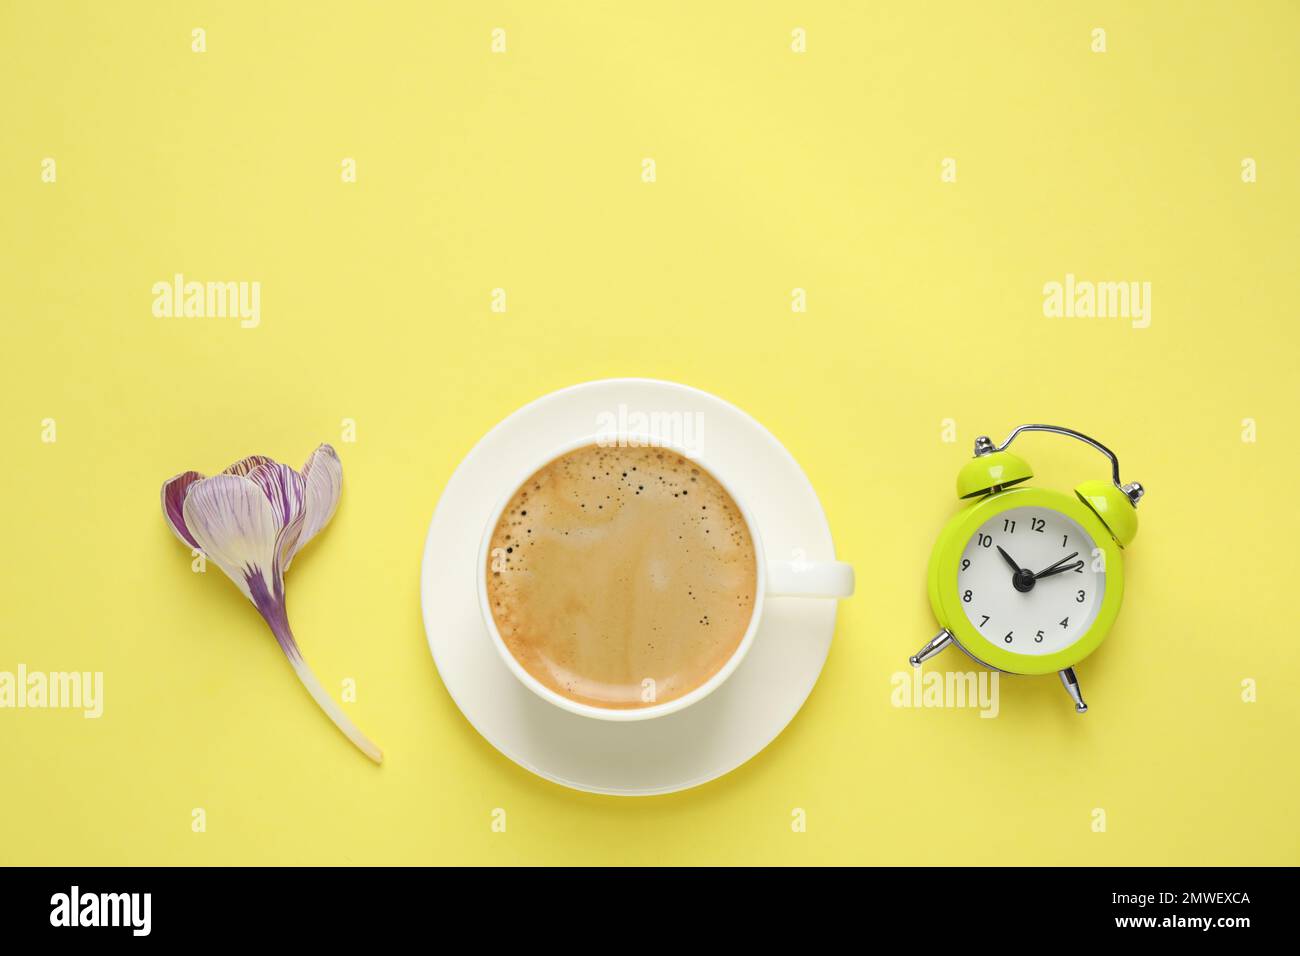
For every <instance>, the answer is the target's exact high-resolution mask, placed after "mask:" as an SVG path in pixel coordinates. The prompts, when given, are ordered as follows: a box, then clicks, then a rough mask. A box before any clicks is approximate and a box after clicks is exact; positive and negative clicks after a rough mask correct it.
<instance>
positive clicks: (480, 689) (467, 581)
mask: <svg viewBox="0 0 1300 956" xmlns="http://www.w3.org/2000/svg"><path fill="white" fill-rule="evenodd" d="M620 405H625V406H627V408H629V409H633V410H636V409H641V410H645V411H655V412H662V413H673V412H682V413H693V412H699V413H701V415H702V418H701V419H699V421H701V422H702V426H703V427H702V431H703V434H704V435H706V436H707V439H706V440H707V442H708V448H709V454H710V461H716V462H717V466H718V468H719V470H724V469H725V471H726V473H727V475H728V483H729V484H731V485H733V490H734V492H735V493H736V495H737V496H738V497H740V498H743V500H744V501H745V503H746V505H747V506H748V507H749V509H750V510H751V512H752V513H753V515H754V518H755V522H756V524H757V525H758V527H759V529H760V531H761V533H762V535H763V542H764V546H765V548H766V550H767V555H768V558H769V559H780V558H788V557H798V552H800V551H802V552H803V555H804V556H805V557H806V558H808V559H809V560H813V561H819V560H827V561H829V560H833V559H834V558H835V549H834V546H833V544H832V543H831V534H830V528H829V527H828V526H827V523H826V515H825V514H824V513H823V511H822V508H821V503H820V502H818V500H817V495H816V494H815V493H814V491H813V489H812V485H810V484H809V482H808V479H807V478H806V477H805V476H804V473H803V471H802V470H801V469H800V467H799V465H798V463H797V462H796V461H795V460H794V458H792V457H791V455H790V453H789V452H788V451H786V450H785V448H784V447H783V446H782V445H781V444H780V442H778V441H777V440H776V439H775V438H773V437H772V435H771V434H770V433H769V432H768V431H767V430H766V429H764V428H763V426H761V425H759V424H758V422H756V421H754V419H752V418H750V417H749V416H748V415H746V414H745V413H744V412H742V411H740V409H738V408H736V407H735V406H734V405H729V404H728V403H726V402H724V401H722V399H720V398H716V397H715V396H713V395H709V394H708V393H707V392H701V391H699V390H697V389H694V388H688V387H687V386H685V385H677V384H674V383H672V382H658V381H653V380H650V379H609V380H606V381H599V382H588V383H586V384H584V385H575V386H573V387H572V388H566V389H563V390H561V391H558V392H554V393H552V394H550V395H547V396H545V397H543V398H540V399H538V400H537V401H535V402H533V403H532V404H530V405H526V406H524V407H523V408H521V409H519V411H517V412H515V413H514V414H513V415H511V416H510V417H509V418H507V419H506V420H505V421H503V422H501V423H500V424H499V425H497V426H496V427H495V428H494V429H492V431H490V432H488V434H487V435H485V436H484V437H483V439H482V440H481V441H480V442H479V443H478V444H477V445H475V446H474V449H473V450H472V451H471V452H470V453H469V455H468V456H466V458H465V460H464V461H462V462H461V463H460V467H458V468H457V469H456V472H455V474H453V475H452V476H451V479H450V480H449V481H448V482H447V487H446V489H445V490H444V491H443V493H442V498H441V499H440V500H439V502H438V507H437V509H436V510H435V511H434V515H433V521H432V522H431V523H430V525H429V536H428V539H427V540H426V542H425V546H424V564H423V569H422V572H421V583H420V595H421V604H422V606H423V609H424V628H425V631H426V632H427V634H428V637H429V649H430V650H431V651H432V652H433V659H434V663H435V664H437V667H438V673H439V674H440V675H441V676H442V681H443V683H444V684H445V685H446V687H447V691H448V692H449V693H450V694H451V696H452V699H453V700H455V702H456V705H457V706H458V707H460V709H461V712H462V713H463V714H464V715H465V718H466V719H467V720H468V721H469V722H470V723H471V724H472V725H473V726H474V729H476V730H477V731H478V732H479V733H480V734H482V735H483V736H484V737H485V738H487V740H488V742H489V743H491V744H492V746H494V747H496V748H497V750H499V751H501V752H502V753H503V754H505V755H506V756H507V757H509V758H510V759H511V760H513V761H514V762H515V763H517V764H519V765H520V766H521V767H524V768H525V769H527V770H531V771H532V772H533V773H535V774H537V775H538V776H541V777H545V778H546V779H547V780H552V781H554V782H556V783H559V784H563V785H564V786H566V787H572V788H573V789H575V790H586V791H589V792H592V793H607V794H616V795H620V796H647V795H650V794H659V793H672V792H673V791H676V790H685V789H687V788H688V787H694V786H698V785H699V784H702V783H706V782H707V781H709V780H712V779H714V778H715V777H720V776H722V775H723V774H724V773H727V772H728V771H731V770H734V769H735V768H736V767H738V766H740V765H741V764H742V763H744V762H745V761H746V760H748V759H749V758H750V757H753V756H754V755H755V754H757V753H758V752H759V751H760V750H762V749H763V748H764V747H766V746H767V745H768V744H769V743H771V742H772V741H773V740H775V739H776V737H777V735H778V734H780V733H781V731H782V730H783V729H785V726H786V724H788V723H789V722H790V720H791V719H792V718H793V717H794V715H795V714H797V713H798V712H799V708H800V707H802V706H803V702H804V701H805V700H807V698H808V694H809V693H810V692H811V691H812V689H813V685H814V684H815V683H816V682H817V677H818V675H820V674H821V670H822V665H823V664H824V663H825V662H826V655H827V653H828V652H829V651H830V646H831V638H832V636H833V635H834V633H835V607H836V602H835V601H830V600H816V599H800V598H772V599H770V600H769V601H768V603H767V607H766V610H765V611H764V619H763V623H762V625H761V628H760V630H759V632H758V634H757V636H756V638H755V641H754V646H753V648H752V649H751V650H750V652H749V654H748V656H747V657H746V658H745V660H744V661H743V662H742V663H741V665H740V667H739V668H738V669H737V670H736V672H735V673H734V674H733V675H732V676H731V678H730V679H729V680H728V681H727V682H726V683H725V684H723V685H722V686H721V687H720V688H718V690H716V691H715V692H714V693H712V694H710V695H709V696H708V697H706V698H705V699H704V700H702V701H700V702H699V703H698V704H695V705H693V706H691V707H689V708H687V709H686V710H683V711H681V712H680V713H676V714H669V715H668V716H665V717H658V718H655V719H653V720H644V721H632V722H621V723H620V722H610V721H603V720H593V719H592V718H590V717H582V716H579V715H577V714H570V713H567V712H565V711H563V710H561V709H560V708H558V707H556V706H554V705H552V704H548V703H547V702H545V701H544V700H542V699H541V698H539V697H538V696H536V695H535V694H533V693H532V691H530V690H528V689H527V688H526V687H524V686H523V685H522V684H520V683H519V681H517V680H516V679H515V677H514V676H513V675H512V674H511V673H510V671H509V670H508V669H507V668H506V665H505V663H504V662H503V661H502V660H501V658H500V657H499V656H498V655H497V651H496V649H495V647H493V645H492V641H491V638H490V637H489V636H488V633H487V630H486V628H485V627H484V625H483V619H482V617H481V616H480V613H479V607H478V599H477V591H476V588H477V582H476V580H475V578H474V575H475V574H477V573H478V566H477V558H478V554H477V552H478V546H479V540H480V538H481V537H482V534H483V526H484V523H485V522H486V521H487V520H488V517H489V516H490V514H491V512H492V509H493V507H494V506H495V505H496V504H497V503H498V502H499V501H500V499H501V498H502V497H503V496H505V495H506V494H507V493H508V492H509V491H510V490H511V488H510V487H507V485H509V484H510V483H511V482H512V481H513V480H514V479H515V478H517V477H518V475H519V474H520V472H521V471H522V470H525V469H526V468H527V467H528V464H529V462H531V461H537V460H541V459H542V458H544V457H545V456H546V455H547V454H548V453H549V452H550V451H552V450H553V449H555V448H557V447H559V446H561V445H563V444H565V443H566V442H569V441H572V440H574V439H576V438H579V437H581V436H583V435H587V434H591V433H592V432H593V431H595V430H596V428H595V426H596V423H597V422H598V417H597V416H599V415H601V414H608V413H610V412H616V411H617V409H618V408H619V406H620Z"/></svg>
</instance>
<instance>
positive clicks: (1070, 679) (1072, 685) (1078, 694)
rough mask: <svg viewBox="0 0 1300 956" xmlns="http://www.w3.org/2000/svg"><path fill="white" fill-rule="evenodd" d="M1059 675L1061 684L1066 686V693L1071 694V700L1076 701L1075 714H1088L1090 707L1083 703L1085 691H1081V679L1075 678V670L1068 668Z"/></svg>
mask: <svg viewBox="0 0 1300 956" xmlns="http://www.w3.org/2000/svg"><path fill="white" fill-rule="evenodd" d="M1059 673H1060V675H1061V683H1062V684H1064V685H1065V692H1066V693H1067V694H1069V695H1070V699H1071V700H1072V701H1074V710H1075V713H1079V714H1086V713H1087V712H1088V705H1087V704H1085V703H1084V702H1083V691H1081V690H1079V678H1077V677H1075V676H1074V668H1073V667H1067V668H1066V669H1065V670H1063V671H1060V672H1059Z"/></svg>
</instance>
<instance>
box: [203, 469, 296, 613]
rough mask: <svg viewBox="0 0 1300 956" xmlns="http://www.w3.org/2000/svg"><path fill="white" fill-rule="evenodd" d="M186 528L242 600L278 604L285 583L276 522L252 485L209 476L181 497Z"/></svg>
mask: <svg viewBox="0 0 1300 956" xmlns="http://www.w3.org/2000/svg"><path fill="white" fill-rule="evenodd" d="M184 516H185V526H186V528H188V529H189V531H190V533H191V534H192V535H193V536H194V539H195V541H197V542H198V546H199V547H200V548H202V549H203V550H204V552H206V554H207V556H208V559H209V560H210V561H212V562H213V563H215V564H216V565H217V567H219V568H221V570H222V571H225V572H226V576H227V577H229V578H230V580H232V581H234V582H235V585H236V586H237V587H238V588H239V590H240V591H242V592H243V594H244V597H246V598H248V599H249V600H250V601H252V602H253V603H254V604H257V605H258V607H259V610H261V609H262V608H261V605H260V604H258V601H257V600H256V599H254V597H253V591H252V586H253V584H254V580H255V579H256V578H261V580H260V581H257V582H256V584H257V591H258V593H259V596H262V595H269V596H271V597H273V598H274V599H277V600H279V599H281V598H282V596H283V594H284V582H283V580H282V579H281V576H280V562H279V561H278V560H277V541H278V538H279V535H280V523H279V522H278V521H277V520H276V516H275V511H274V509H273V508H272V507H271V502H270V501H269V500H268V499H267V497H266V495H265V494H264V493H263V492H262V488H261V486H260V485H258V484H257V483H256V482H254V481H250V480H249V479H247V478H244V477H242V476H240V475H214V476H213V477H211V478H204V479H203V480H202V481H197V482H195V483H194V484H193V485H191V486H190V489H189V493H188V494H187V495H186V496H185V505H184Z"/></svg>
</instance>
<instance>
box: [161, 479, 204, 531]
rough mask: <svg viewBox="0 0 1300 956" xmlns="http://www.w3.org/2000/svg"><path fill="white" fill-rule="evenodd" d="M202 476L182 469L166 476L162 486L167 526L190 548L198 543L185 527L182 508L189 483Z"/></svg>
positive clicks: (164, 515)
mask: <svg viewBox="0 0 1300 956" xmlns="http://www.w3.org/2000/svg"><path fill="white" fill-rule="evenodd" d="M202 478H203V476H202V475H200V474H199V473H198V472H197V471H182V472H181V473H180V474H179V475H176V476H175V477H172V478H168V479H167V480H166V481H164V482H163V486H162V509H163V517H164V518H166V519H167V526H168V527H169V528H171V529H172V533H173V534H175V535H176V537H178V538H180V539H181V543H182V544H187V545H189V546H190V547H191V548H197V547H198V546H199V543H198V542H197V541H195V540H194V536H193V535H192V534H190V531H189V529H188V528H187V527H185V514H184V512H183V511H182V508H183V506H184V504H185V494H186V492H188V491H189V490H190V485H192V484H194V482H196V481H199V480H201V479H202Z"/></svg>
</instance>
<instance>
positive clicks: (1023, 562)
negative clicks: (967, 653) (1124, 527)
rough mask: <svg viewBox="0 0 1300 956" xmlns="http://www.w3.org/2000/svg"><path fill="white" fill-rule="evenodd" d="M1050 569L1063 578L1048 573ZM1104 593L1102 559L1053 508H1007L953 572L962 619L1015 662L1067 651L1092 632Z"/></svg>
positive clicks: (1077, 528) (975, 539) (1086, 536)
mask: <svg viewBox="0 0 1300 956" xmlns="http://www.w3.org/2000/svg"><path fill="white" fill-rule="evenodd" d="M1003 552H1005V555H1004V554H1003ZM1070 555H1074V557H1070ZM1067 559H1068V560H1067ZM1013 563H1014V565H1015V568H1019V569H1020V574H1019V575H1017V573H1016V570H1015V568H1013V566H1012V565H1013ZM1080 563H1082V567H1079V564H1080ZM1054 566H1059V567H1061V568H1063V569H1065V570H1060V571H1055V572H1052V571H1050V570H1049V569H1051V568H1053V567H1054ZM1044 571H1048V572H1049V573H1046V574H1043V573H1042V572H1044ZM1035 575H1040V576H1038V577H1035ZM1105 593H1106V568H1105V554H1104V552H1102V551H1101V550H1100V549H1099V548H1098V547H1097V544H1096V542H1095V541H1093V539H1092V537H1091V536H1090V535H1089V534H1088V532H1086V531H1084V530H1083V528H1082V527H1081V526H1080V525H1079V523H1078V522H1076V521H1074V520H1073V519H1072V518H1068V517H1066V516H1065V515H1063V514H1061V512H1059V511H1054V510H1052V509H1051V508H1044V507H1033V506H1030V507H1022V508H1011V509H1009V510H1007V511H1003V512H1001V513H999V514H997V515H995V516H994V517H992V518H990V519H989V520H988V521H986V522H984V524H983V525H982V526H981V527H980V528H979V530H978V531H976V533H975V535H974V536H973V537H972V538H971V539H970V541H968V542H967V543H966V549H965V551H963V552H962V556H961V561H960V563H959V564H958V566H957V597H958V599H959V600H960V602H961V607H962V610H963V611H965V612H966V617H967V618H968V619H969V620H970V622H971V624H973V625H974V626H975V630H977V631H979V632H980V634H982V635H984V638H985V639H986V640H988V641H989V642H990V643H993V644H996V645H998V646H999V647H1001V648H1003V649H1005V650H1008V651H1013V652H1015V653H1017V654H1031V655H1043V654H1053V653H1055V652H1056V651H1059V650H1062V649H1064V648H1066V647H1069V646H1070V645H1071V644H1073V643H1074V642H1075V641H1077V640H1078V639H1079V638H1081V637H1082V636H1083V635H1084V634H1085V633H1087V631H1088V628H1089V627H1091V626H1092V622H1093V620H1094V619H1095V618H1096V617H1097V611H1098V610H1099V609H1100V608H1101V601H1102V597H1103V596H1104V595H1105Z"/></svg>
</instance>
